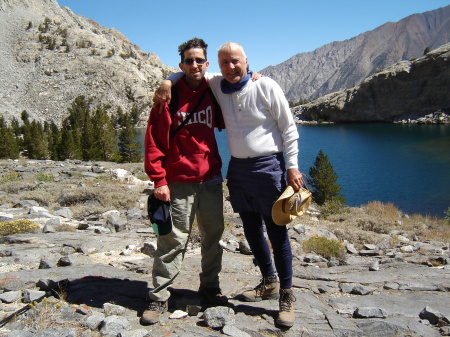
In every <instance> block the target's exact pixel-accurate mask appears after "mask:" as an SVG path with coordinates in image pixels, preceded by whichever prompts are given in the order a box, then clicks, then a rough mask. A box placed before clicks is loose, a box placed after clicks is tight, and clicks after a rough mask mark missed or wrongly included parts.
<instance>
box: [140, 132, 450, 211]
mask: <svg viewBox="0 0 450 337" xmlns="http://www.w3.org/2000/svg"><path fill="white" fill-rule="evenodd" d="M298 130H299V134H300V139H299V150H300V153H299V168H300V171H301V172H303V173H306V174H308V173H309V168H310V167H311V166H312V165H314V161H315V158H316V156H317V154H318V153H319V150H322V151H323V152H324V154H325V155H327V156H328V158H329V160H330V162H331V164H332V165H333V168H334V170H335V172H336V173H337V175H338V182H337V183H338V184H339V185H341V193H342V194H343V195H344V197H345V199H346V201H347V204H348V205H349V206H360V205H364V204H366V203H368V202H370V201H374V200H377V201H381V202H384V203H387V202H392V203H393V204H395V205H396V206H397V207H399V209H400V210H402V211H404V212H406V213H408V214H413V213H419V214H423V215H426V214H430V215H437V216H439V217H443V216H444V211H446V210H447V209H448V208H449V207H450V125H400V124H332V125H299V126H298ZM143 133H144V130H140V131H139V133H138V138H139V140H141V141H142V139H143V136H144V134H143ZM216 135H217V140H218V144H219V151H220V153H221V156H222V159H223V174H224V176H225V175H226V169H227V167H228V161H229V159H230V154H229V152H228V146H227V139H226V132H225V130H224V131H222V132H217V133H216Z"/></svg>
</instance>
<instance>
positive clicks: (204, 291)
mask: <svg viewBox="0 0 450 337" xmlns="http://www.w3.org/2000/svg"><path fill="white" fill-rule="evenodd" d="M198 293H199V294H200V295H202V296H203V297H204V298H205V300H206V301H207V302H208V303H209V304H213V305H217V306H221V305H227V304H228V298H227V297H226V296H225V295H223V294H222V291H221V290H220V288H213V287H204V286H200V288H199V289H198Z"/></svg>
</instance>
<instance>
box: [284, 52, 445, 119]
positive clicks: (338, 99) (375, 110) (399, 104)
mask: <svg viewBox="0 0 450 337" xmlns="http://www.w3.org/2000/svg"><path fill="white" fill-rule="evenodd" d="M437 111H440V112H443V113H447V114H448V113H450V43H447V44H445V45H443V46H441V47H439V48H437V49H435V50H433V51H431V52H429V53H427V54H426V55H425V56H422V57H420V58H417V59H415V60H413V61H401V62H399V63H397V64H395V65H392V66H390V67H388V68H387V69H385V70H383V71H379V72H377V73H376V74H374V75H372V76H370V77H368V78H367V79H365V80H364V81H363V82H361V83H360V84H359V85H357V86H355V87H353V88H351V89H346V90H342V91H339V92H335V93H331V94H328V95H325V96H323V97H320V98H318V99H316V100H314V101H312V102H311V103H308V104H305V105H301V106H299V107H295V108H294V109H293V113H294V114H295V115H296V116H297V118H298V119H301V120H319V119H320V120H325V121H332V122H386V121H402V120H408V119H418V118H420V117H424V116H425V115H428V114H431V113H434V112H437Z"/></svg>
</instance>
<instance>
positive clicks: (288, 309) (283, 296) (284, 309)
mask: <svg viewBox="0 0 450 337" xmlns="http://www.w3.org/2000/svg"><path fill="white" fill-rule="evenodd" d="M279 302H280V311H279V313H278V318H277V324H278V325H282V326H285V327H288V328H290V327H291V326H293V325H294V320H295V312H294V302H295V296H294V293H293V291H292V289H280V301H279Z"/></svg>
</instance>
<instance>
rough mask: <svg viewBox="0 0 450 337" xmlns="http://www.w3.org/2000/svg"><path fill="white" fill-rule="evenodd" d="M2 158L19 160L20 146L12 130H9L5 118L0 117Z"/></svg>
mask: <svg viewBox="0 0 450 337" xmlns="http://www.w3.org/2000/svg"><path fill="white" fill-rule="evenodd" d="M0 158H7V159H17V158H19V144H18V142H17V138H16V136H15V135H14V132H13V130H12V128H9V127H8V126H7V125H6V123H5V121H4V119H3V116H0Z"/></svg>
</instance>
